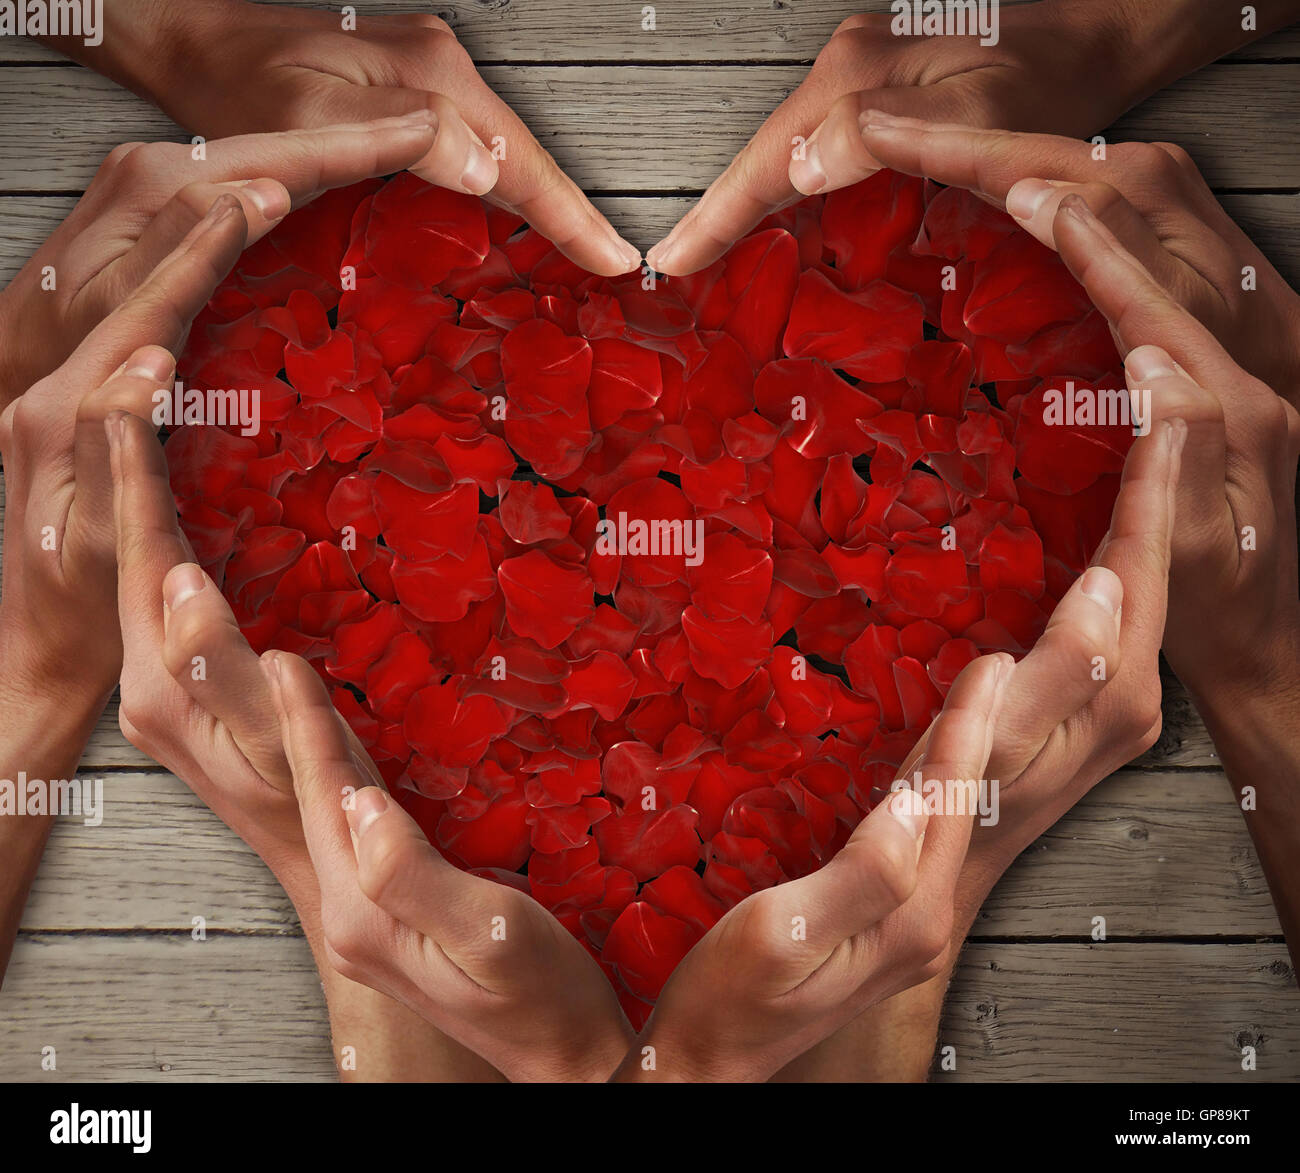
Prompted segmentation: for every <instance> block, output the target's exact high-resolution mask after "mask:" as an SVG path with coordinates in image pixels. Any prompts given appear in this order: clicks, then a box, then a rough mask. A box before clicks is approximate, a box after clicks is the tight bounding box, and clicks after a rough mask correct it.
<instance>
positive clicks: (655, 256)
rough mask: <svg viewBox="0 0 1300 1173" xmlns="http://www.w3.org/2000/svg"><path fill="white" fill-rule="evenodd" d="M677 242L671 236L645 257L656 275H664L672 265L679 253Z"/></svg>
mask: <svg viewBox="0 0 1300 1173" xmlns="http://www.w3.org/2000/svg"><path fill="white" fill-rule="evenodd" d="M678 251H679V250H678V247H677V242H676V241H675V240H673V238H672V237H671V236H668V237H665V238H664V239H663V240H661V241H660V242H659V243H658V244H657V245H655V246H654V248H652V249H651V250H650V251H649V252H648V253H646V255H645V259H646V264H648V265H649V266H650V268H651V269H653V270H654V271H655V272H656V273H662V272H664V271H665V270H666V268H667V266H668V265H670V264H672V260H673V257H674V256H676V255H677V253H678Z"/></svg>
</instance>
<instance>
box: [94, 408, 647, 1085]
mask: <svg viewBox="0 0 1300 1173" xmlns="http://www.w3.org/2000/svg"><path fill="white" fill-rule="evenodd" d="M107 430H108V433H109V436H110V440H111V449H112V457H113V466H112V467H113V476H114V481H115V485H116V500H115V511H116V517H117V533H118V544H117V557H118V566H119V571H118V573H119V577H120V584H121V585H120V591H119V595H120V610H121V623H122V632H123V639H124V643H125V651H126V655H125V663H124V666H123V672H122V705H121V713H120V720H121V724H122V730H123V732H124V733H125V734H126V736H127V737H128V739H129V740H130V741H131V743H132V744H133V745H135V746H137V747H138V748H139V749H142V750H143V751H144V752H145V753H147V754H149V755H150V756H151V757H152V758H154V760H156V761H158V762H159V763H161V764H162V765H164V766H166V767H167V768H168V769H169V770H171V771H172V772H173V773H175V774H177V775H178V776H179V777H180V778H182V779H183V780H184V781H185V782H186V783H187V784H188V785H189V786H190V788H191V789H192V790H194V792H195V793H196V794H197V795H198V796H199V797H200V798H201V799H202V800H203V801H204V802H205V803H207V805H208V806H210V807H211V808H212V810H213V811H214V812H215V813H216V814H217V815H218V816H219V817H220V818H221V819H222V820H223V821H225V822H226V823H227V824H228V825H229V826H230V827H231V828H232V829H233V830H234V831H235V832H236V833H237V834H238V835H240V836H241V837H242V838H243V839H244V840H245V841H246V842H247V843H248V844H249V845H250V846H251V847H252V848H253V849H254V850H255V851H256V852H257V853H258V854H259V855H260V856H261V857H262V859H263V860H264V861H265V862H266V863H267V865H268V866H269V867H270V868H271V870H272V871H273V872H274V873H275V875H276V877H277V878H278V879H279V880H280V881H281V883H282V884H283V885H284V887H285V889H286V891H287V892H288V893H289V895H290V897H291V898H292V899H293V901H294V903H295V905H297V906H298V908H299V911H300V913H304V914H306V915H310V916H312V917H316V916H318V917H319V921H320V936H321V940H320V941H313V946H314V947H321V948H322V954H321V957H320V961H321V964H323V965H325V964H329V965H332V966H333V968H335V969H336V970H337V972H338V973H339V974H341V975H342V976H343V977H344V978H348V979H350V980H352V981H356V982H360V983H362V984H363V985H367V986H370V987H371V988H373V989H375V990H378V991H379V992H380V993H383V994H386V995H388V996H390V997H392V998H395V999H396V1000H397V1001H399V1002H401V1003H403V1004H404V1005H406V1006H408V1007H410V1008H411V1009H412V1010H414V1011H415V1012H416V1013H417V1014H419V1015H420V1016H421V1017H423V1018H424V1019H425V1021H427V1022H429V1023H431V1024H432V1025H434V1026H436V1027H438V1028H440V1029H441V1030H442V1031H443V1032H444V1033H445V1034H447V1035H449V1036H451V1037H452V1038H453V1039H455V1040H456V1041H457V1042H459V1043H461V1044H463V1045H464V1046H466V1047H468V1048H469V1049H470V1050H472V1051H474V1052H476V1053H477V1054H479V1055H481V1056H482V1057H483V1058H484V1059H486V1060H487V1061H488V1062H489V1063H490V1064H492V1066H493V1067H494V1068H496V1069H497V1070H499V1071H501V1072H502V1073H503V1074H505V1075H506V1076H507V1077H509V1078H512V1079H603V1078H605V1077H607V1076H608V1075H609V1073H610V1072H611V1071H612V1070H613V1069H614V1067H615V1066H616V1065H617V1063H618V1061H619V1059H620V1058H622V1056H623V1053H624V1051H625V1050H626V1047H627V1043H628V1039H629V1038H630V1036H631V1029H630V1027H629V1026H628V1025H627V1021H626V1019H625V1018H624V1017H623V1013H622V1011H621V1010H620V1009H619V1006H618V1000H617V998H616V997H615V995H614V990H613V987H612V986H611V985H610V983H609V981H608V979H607V978H606V977H605V975H604V974H603V973H602V972H601V970H600V968H599V967H598V966H597V964H596V962H595V961H594V960H593V959H592V958H591V956H590V955H589V954H588V953H587V952H586V951H585V950H584V949H583V948H582V946H581V945H579V944H578V942H577V941H576V940H575V939H574V938H573V937H572V936H570V935H569V933H568V932H567V931H566V930H565V929H564V928H563V927H562V926H561V925H560V923H559V922H558V921H557V920H555V918H554V917H552V916H551V915H550V914H549V913H548V912H547V911H546V910H545V909H543V908H542V906H541V905H539V904H538V903H536V901H534V900H533V899H532V898H531V897H529V896H527V895H525V894H524V893H522V892H519V891H516V890H515V889H513V888H505V887H502V886H501V885H499V884H495V883H493V882H492V881H490V880H485V879H480V878H478V877H476V876H472V875H469V874H468V873H465V872H461V871H459V870H458V869H457V868H455V867H454V866H453V865H452V864H450V863H448V862H446V861H445V860H444V859H443V858H442V857H441V856H440V855H439V854H438V853H437V851H436V850H435V849H434V848H433V847H432V846H431V845H430V844H429V842H428V841H427V839H425V837H424V834H423V832H421V831H420V829H419V827H418V826H417V825H416V823H415V822H414V820H412V819H411V818H410V816H409V815H407V814H406V812H405V811H403V810H402V808H401V807H400V806H398V805H397V803H395V802H393V801H392V800H391V799H389V798H388V796H387V795H386V793H385V792H384V791H383V790H382V789H380V788H379V786H378V785H377V783H378V782H379V774H378V771H377V770H376V769H375V767H374V764H373V763H372V762H371V761H370V758H369V757H368V756H367V754H366V752H365V750H364V749H363V747H362V746H361V743H360V742H359V741H358V740H357V738H356V736H355V734H353V733H352V732H351V730H350V729H349V728H348V726H347V725H346V723H345V722H344V721H343V719H342V718H341V717H340V716H339V715H338V713H337V712H336V710H335V709H334V707H333V705H332V704H331V703H330V700H329V696H328V694H327V692H326V690H325V686H324V684H323V683H322V682H321V680H320V678H319V677H318V676H317V675H316V673H315V672H314V671H313V670H312V669H311V667H310V666H309V665H308V664H307V663H306V662H305V661H303V660H300V659H298V658H297V657H293V656H288V655H285V654H283V653H278V652H268V653H267V654H266V655H265V656H264V657H262V658H260V659H259V657H258V656H257V655H256V654H255V653H254V652H253V650H252V648H250V647H249V645H248V642H247V640H245V638H244V636H243V635H242V633H241V632H240V630H239V627H238V624H237V623H236V620H235V617H234V614H233V613H232V612H231V610H230V607H229V605H228V604H227V603H226V601H225V599H224V598H223V597H222V594H221V592H220V590H219V589H218V588H217V586H216V584H215V583H214V582H213V581H212V580H211V579H210V578H209V577H208V576H207V575H206V574H205V573H204V572H203V571H202V570H201V569H200V568H199V567H198V566H197V565H195V564H194V562H193V552H192V551H191V550H190V548H189V544H188V542H187V541H186V540H185V537H184V536H183V534H182V533H181V531H180V529H179V526H178V523H177V519H176V507H175V503H174V501H173V498H172V493H171V486H170V483H169V481H168V476H167V464H166V459H165V457H164V455H163V450H162V447H161V445H160V444H159V443H158V441H157V438H156V436H155V435H154V432H153V428H152V427H151V425H149V424H148V423H147V422H146V421H145V420H143V419H140V418H138V417H137V416H135V415H132V414H125V413H117V414H115V415H113V416H112V417H111V418H110V419H109V421H108V428H107ZM268 668H269V669H271V671H269V672H268V670H267V669H268ZM349 825H350V827H351V833H350V832H349ZM354 836H355V852H354V841H353V837H354Z"/></svg>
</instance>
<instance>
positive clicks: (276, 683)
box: [258, 651, 284, 717]
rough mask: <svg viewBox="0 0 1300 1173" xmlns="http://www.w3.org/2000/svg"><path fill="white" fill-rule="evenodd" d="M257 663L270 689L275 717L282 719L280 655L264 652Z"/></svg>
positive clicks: (274, 652)
mask: <svg viewBox="0 0 1300 1173" xmlns="http://www.w3.org/2000/svg"><path fill="white" fill-rule="evenodd" d="M258 662H259V663H260V664H261V666H262V675H263V676H265V677H266V683H267V684H268V685H269V686H270V688H271V701H272V703H273V704H274V705H275V711H276V713H277V715H279V716H280V717H283V716H284V704H283V702H282V701H281V699H280V653H279V652H276V651H269V652H265V653H264V654H263V655H262V656H261V658H260V660H259V661H258Z"/></svg>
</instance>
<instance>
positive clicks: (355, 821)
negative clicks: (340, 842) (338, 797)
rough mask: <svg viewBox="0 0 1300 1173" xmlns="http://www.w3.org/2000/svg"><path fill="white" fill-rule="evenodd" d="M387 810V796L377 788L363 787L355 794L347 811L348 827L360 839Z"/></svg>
mask: <svg viewBox="0 0 1300 1173" xmlns="http://www.w3.org/2000/svg"><path fill="white" fill-rule="evenodd" d="M387 810H388V795H387V794H385V793H384V792H383V791H382V790H381V789H380V788H379V787H378V786H363V787H362V788H361V789H360V790H358V791H357V792H356V795H355V796H354V797H353V799H352V805H351V807H350V808H349V809H348V812H347V814H348V826H350V827H351V828H352V833H353V834H354V835H355V836H356V837H357V838H358V839H360V838H361V836H362V835H364V834H365V833H366V831H367V830H368V829H369V828H370V826H371V824H372V823H374V821H375V820H376V819H377V818H379V817H380V815H382V814H384V813H385V812H386V811H387Z"/></svg>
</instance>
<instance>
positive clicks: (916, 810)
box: [888, 786, 926, 839]
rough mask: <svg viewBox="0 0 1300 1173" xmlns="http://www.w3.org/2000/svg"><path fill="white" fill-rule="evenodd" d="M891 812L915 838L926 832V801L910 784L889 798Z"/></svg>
mask: <svg viewBox="0 0 1300 1173" xmlns="http://www.w3.org/2000/svg"><path fill="white" fill-rule="evenodd" d="M888 801H889V813H890V814H891V815H893V816H894V818H896V819H897V820H898V821H899V822H900V823H902V824H903V826H904V827H906V828H907V833H908V834H909V835H911V836H912V838H914V839H920V838H921V836H922V835H924V834H925V823H926V818H925V801H924V799H922V798H921V796H920V795H919V794H917V792H916V791H915V790H913V789H912V788H911V787H910V786H905V787H903V789H902V790H896V791H895V792H894V794H893V795H892V796H891V797H890V798H889V800H888Z"/></svg>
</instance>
